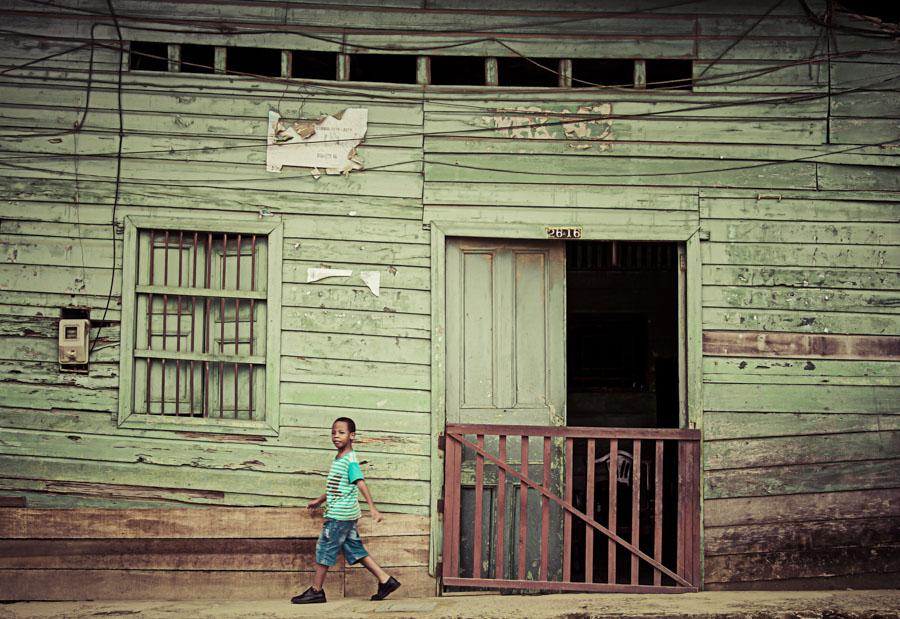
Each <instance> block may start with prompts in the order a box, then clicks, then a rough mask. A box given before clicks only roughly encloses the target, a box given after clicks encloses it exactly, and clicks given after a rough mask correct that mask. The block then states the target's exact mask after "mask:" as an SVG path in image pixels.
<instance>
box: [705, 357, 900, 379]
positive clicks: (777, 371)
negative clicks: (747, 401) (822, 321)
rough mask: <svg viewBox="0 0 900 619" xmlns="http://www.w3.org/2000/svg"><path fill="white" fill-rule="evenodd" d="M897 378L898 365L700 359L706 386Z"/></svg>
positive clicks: (723, 358)
mask: <svg viewBox="0 0 900 619" xmlns="http://www.w3.org/2000/svg"><path fill="white" fill-rule="evenodd" d="M898 378H900V362H898V361H868V360H866V361H833V360H828V359H816V360H812V359H760V358H755V359H754V358H752V357H746V358H741V357H709V356H707V357H704V359H703V380H704V381H706V382H728V383H758V382H766V383H768V382H773V383H785V384H792V385H805V384H819V383H828V384H833V385H843V384H846V385H894V384H896V382H897V379H898Z"/></svg>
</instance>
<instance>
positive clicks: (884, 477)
mask: <svg viewBox="0 0 900 619" xmlns="http://www.w3.org/2000/svg"><path fill="white" fill-rule="evenodd" d="M897 465H898V460H896V459H894V460H872V461H868V462H833V463H827V464H797V465H787V466H778V467H761V468H753V469H731V470H718V471H708V472H707V473H706V486H705V492H704V497H705V498H708V499H722V498H733V497H747V496H752V497H761V496H769V495H778V494H803V493H810V492H838V491H843V490H858V489H860V488H863V489H879V488H885V489H889V488H897V487H898V481H897Z"/></svg>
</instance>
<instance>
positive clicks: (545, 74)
mask: <svg viewBox="0 0 900 619" xmlns="http://www.w3.org/2000/svg"><path fill="white" fill-rule="evenodd" d="M532 61H533V62H532ZM535 63H537V64H535ZM538 64H540V65H542V66H538ZM544 67H546V68H544ZM558 71H559V59H558V58H531V59H528V58H498V59H497V82H498V85H499V86H537V87H544V88H555V87H557V86H559V73H558Z"/></svg>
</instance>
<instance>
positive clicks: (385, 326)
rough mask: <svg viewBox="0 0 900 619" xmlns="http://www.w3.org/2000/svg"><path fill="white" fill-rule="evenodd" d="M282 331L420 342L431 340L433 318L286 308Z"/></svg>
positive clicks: (282, 312)
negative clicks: (421, 340)
mask: <svg viewBox="0 0 900 619" xmlns="http://www.w3.org/2000/svg"><path fill="white" fill-rule="evenodd" d="M281 327H282V329H284V330H285V331H314V332H319V333H352V334H355V335H380V336H387V337H403V338H417V339H427V338H430V337H431V317H430V316H427V315H424V314H397V313H391V312H384V311H380V312H379V311H355V310H343V309H323V308H316V307H283V308H282V310H281Z"/></svg>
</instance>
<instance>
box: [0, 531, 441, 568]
mask: <svg viewBox="0 0 900 619" xmlns="http://www.w3.org/2000/svg"><path fill="white" fill-rule="evenodd" d="M315 546H316V542H315V540H314V539H310V538H306V539H278V540H273V539H256V538H252V539H203V538H191V539H127V540H89V541H88V540H75V541H71V540H65V541H59V540H53V541H47V540H34V539H28V540H0V569H20V570H33V569H37V570H42V569H43V570H46V569H56V570H63V569H64V570H70V569H102V570H179V571H182V570H184V571H195V570H203V571H207V570H223V571H225V570H227V571H239V572H258V571H283V570H291V571H296V572H300V571H309V570H310V569H312V567H313V565H314V563H315V552H316V549H315ZM426 552H427V549H426ZM426 557H427V555H426Z"/></svg>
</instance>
